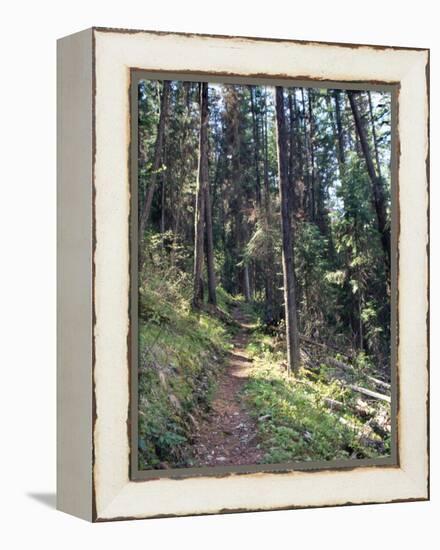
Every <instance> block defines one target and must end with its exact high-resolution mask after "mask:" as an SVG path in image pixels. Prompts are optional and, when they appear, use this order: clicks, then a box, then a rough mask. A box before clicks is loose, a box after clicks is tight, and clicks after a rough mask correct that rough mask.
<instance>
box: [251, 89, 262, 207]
mask: <svg viewBox="0 0 440 550" xmlns="http://www.w3.org/2000/svg"><path fill="white" fill-rule="evenodd" d="M249 91H250V94H251V113H252V132H253V137H254V162H255V200H256V203H257V206H260V204H261V178H260V139H259V130H258V120H257V115H256V110H255V100H254V91H255V87H254V86H249Z"/></svg>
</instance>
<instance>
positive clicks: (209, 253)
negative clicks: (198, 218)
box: [205, 182, 217, 305]
mask: <svg viewBox="0 0 440 550" xmlns="http://www.w3.org/2000/svg"><path fill="white" fill-rule="evenodd" d="M205 219H206V265H207V271H208V302H209V303H210V304H213V305H216V304H217V295H216V282H215V267H214V239H213V236H212V205H211V197H210V192H209V182H207V185H206V188H205Z"/></svg>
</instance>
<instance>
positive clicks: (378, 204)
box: [347, 91, 391, 285]
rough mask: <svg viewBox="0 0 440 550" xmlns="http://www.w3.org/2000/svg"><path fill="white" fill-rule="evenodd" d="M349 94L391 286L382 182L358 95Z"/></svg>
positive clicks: (389, 253)
mask: <svg viewBox="0 0 440 550" xmlns="http://www.w3.org/2000/svg"><path fill="white" fill-rule="evenodd" d="M347 94H348V99H349V101H350V106H351V110H352V113H353V118H354V122H355V126H356V132H357V135H358V137H359V141H360V144H361V148H362V152H363V156H364V159H365V163H366V165H367V171H368V175H369V177H370V181H371V186H372V190H373V205H374V208H375V210H376V216H377V225H378V229H379V233H380V237H381V243H382V248H383V252H384V257H385V269H386V273H387V279H388V285H389V284H390V269H391V252H390V245H391V236H390V228H389V225H388V222H387V214H386V207H385V197H384V191H383V185H382V180H381V178H380V177H379V176H378V175H377V174H376V170H375V168H374V163H373V159H372V156H371V152H370V147H369V145H368V139H367V134H366V132H365V128H364V126H363V123H362V119H361V116H360V113H359V108H358V106H357V103H356V99H355V95H356V93H355V92H352V91H349V92H347Z"/></svg>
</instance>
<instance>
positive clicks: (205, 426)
mask: <svg viewBox="0 0 440 550" xmlns="http://www.w3.org/2000/svg"><path fill="white" fill-rule="evenodd" d="M233 315H234V318H235V320H236V321H237V323H238V324H239V325H240V330H239V332H238V333H237V334H236V335H235V336H234V338H233V340H232V343H233V346H234V347H233V349H232V351H231V352H230V354H229V359H228V362H227V364H226V365H225V368H224V370H223V372H222V373H221V375H220V377H219V380H218V386H217V391H216V393H215V396H214V399H213V402H212V411H211V413H210V414H209V416H208V417H207V418H205V419H204V420H203V421H202V422H201V423H200V424H199V428H198V430H197V434H196V436H195V441H194V450H195V455H196V460H197V462H198V465H199V466H214V465H216V466H220V465H223V466H225V465H231V464H233V465H237V464H243V465H244V464H256V463H258V462H260V461H261V459H262V457H263V452H262V451H261V450H260V449H258V448H257V444H258V439H257V425H256V422H255V421H254V420H253V419H252V418H251V416H250V415H249V413H248V412H247V410H246V408H245V406H244V404H243V400H242V398H241V396H240V395H239V394H240V391H241V389H242V387H243V386H244V384H245V383H246V380H247V379H248V376H249V370H250V367H251V364H252V360H251V359H250V358H249V357H248V356H247V354H246V351H245V348H246V344H247V342H248V340H249V332H250V330H251V324H250V322H249V318H248V317H247V316H246V315H245V314H244V313H243V312H242V311H241V309H240V307H239V306H238V307H236V308H235V309H234V312H233Z"/></svg>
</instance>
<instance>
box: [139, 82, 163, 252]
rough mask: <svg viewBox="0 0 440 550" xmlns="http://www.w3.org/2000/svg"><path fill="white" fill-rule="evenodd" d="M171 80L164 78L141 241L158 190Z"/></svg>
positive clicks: (141, 220) (142, 219) (140, 222)
mask: <svg viewBox="0 0 440 550" xmlns="http://www.w3.org/2000/svg"><path fill="white" fill-rule="evenodd" d="M169 90H170V81H169V80H164V82H163V89H162V96H161V100H160V116H159V124H158V127H157V136H156V143H155V145H154V157H153V166H152V168H151V178H150V185H149V187H148V191H147V196H146V198H145V202H144V204H143V207H142V210H141V213H140V216H139V237H140V238H139V240H140V241H141V239H142V236H143V234H144V231H145V229H146V227H147V224H148V220H149V218H150V212H151V204H152V202H153V196H154V191H155V190H156V179H157V172H158V170H159V168H160V160H161V155H162V144H163V137H164V134H165V125H166V118H167V113H168V99H169Z"/></svg>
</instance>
